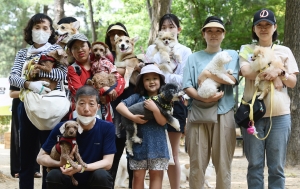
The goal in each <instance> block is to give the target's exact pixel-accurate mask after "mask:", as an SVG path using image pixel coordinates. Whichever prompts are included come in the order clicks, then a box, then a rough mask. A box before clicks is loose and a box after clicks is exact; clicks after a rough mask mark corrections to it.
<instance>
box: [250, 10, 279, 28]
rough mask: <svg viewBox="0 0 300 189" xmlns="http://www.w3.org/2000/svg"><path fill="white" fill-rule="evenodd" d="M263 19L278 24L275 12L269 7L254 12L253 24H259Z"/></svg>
mask: <svg viewBox="0 0 300 189" xmlns="http://www.w3.org/2000/svg"><path fill="white" fill-rule="evenodd" d="M261 21H267V22H269V23H270V24H272V25H275V24H276V18H275V16H274V13H273V12H272V11H271V10H269V9H261V10H259V11H257V12H256V13H255V14H254V17H253V26H255V25H257V24H258V23H259V22H261Z"/></svg>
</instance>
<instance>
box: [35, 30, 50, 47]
mask: <svg viewBox="0 0 300 189" xmlns="http://www.w3.org/2000/svg"><path fill="white" fill-rule="evenodd" d="M50 35H51V33H47V32H45V31H43V30H32V41H33V42H35V43H37V44H39V45H41V44H45V43H47V42H48V40H49V38H50Z"/></svg>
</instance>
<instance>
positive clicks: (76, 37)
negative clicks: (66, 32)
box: [67, 33, 89, 49]
mask: <svg viewBox="0 0 300 189" xmlns="http://www.w3.org/2000/svg"><path fill="white" fill-rule="evenodd" d="M76 40H79V41H83V42H88V41H89V40H88V38H87V37H86V36H85V35H84V34H82V33H77V34H75V35H73V36H72V37H71V39H70V40H69V41H68V43H67V47H68V48H69V49H70V48H71V47H72V45H73V43H74V42H75V41H76Z"/></svg>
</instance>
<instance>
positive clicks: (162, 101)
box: [122, 83, 183, 156]
mask: <svg viewBox="0 0 300 189" xmlns="http://www.w3.org/2000/svg"><path fill="white" fill-rule="evenodd" d="M181 95H183V92H182V91H180V92H179V90H178V87H177V86H176V85H175V84H172V83H168V84H166V85H164V86H162V87H161V89H160V93H159V94H158V95H156V96H153V97H150V98H151V100H153V101H154V102H155V104H156V105H157V107H158V108H159V110H160V112H161V114H162V115H163V116H164V117H165V118H166V119H167V122H168V124H170V125H171V126H172V127H174V128H175V129H176V130H177V131H180V124H179V121H178V120H177V119H176V118H174V117H173V116H172V102H173V101H176V100H179V96H181ZM128 109H129V111H130V112H131V113H133V114H134V115H136V114H139V115H144V119H145V120H151V119H154V115H153V112H152V111H150V110H148V109H146V108H145V107H144V102H139V103H137V104H134V105H132V106H130V107H129V108H128ZM122 126H123V127H125V129H126V148H127V152H128V153H129V154H130V155H132V156H133V152H132V142H134V143H142V139H141V138H139V137H138V136H137V124H136V123H134V122H133V121H131V120H129V119H127V118H125V117H122Z"/></svg>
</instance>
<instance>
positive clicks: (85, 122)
mask: <svg viewBox="0 0 300 189" xmlns="http://www.w3.org/2000/svg"><path fill="white" fill-rule="evenodd" d="M95 118H96V114H95V115H94V116H91V117H86V116H81V115H79V114H78V115H77V119H78V120H79V121H80V123H82V124H83V125H88V124H90V123H91V122H92V121H94V120H95Z"/></svg>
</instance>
